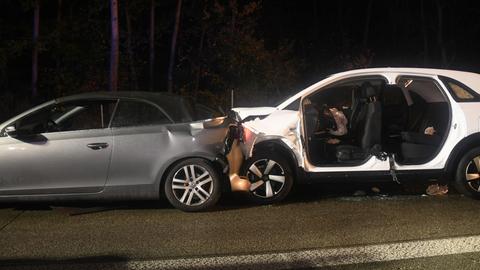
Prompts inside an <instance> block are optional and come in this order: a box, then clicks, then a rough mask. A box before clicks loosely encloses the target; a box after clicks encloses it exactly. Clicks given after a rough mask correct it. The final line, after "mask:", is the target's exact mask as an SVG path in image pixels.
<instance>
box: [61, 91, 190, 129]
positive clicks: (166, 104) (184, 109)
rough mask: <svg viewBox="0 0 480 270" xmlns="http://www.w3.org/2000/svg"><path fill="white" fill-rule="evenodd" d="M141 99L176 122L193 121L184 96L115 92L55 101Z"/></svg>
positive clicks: (80, 95) (82, 94) (85, 94)
mask: <svg viewBox="0 0 480 270" xmlns="http://www.w3.org/2000/svg"><path fill="white" fill-rule="evenodd" d="M122 98H123V99H139V100H147V101H149V102H152V103H154V104H156V105H157V106H159V107H160V108H162V109H163V110H165V112H166V113H167V114H168V115H169V116H170V117H171V118H172V119H173V120H174V121H175V122H188V121H191V112H190V110H189V106H188V104H187V100H186V99H185V98H183V97H182V96H179V95H175V94H171V93H167V92H146V91H115V92H87V93H81V94H76V95H71V96H65V97H61V98H57V99H55V101H56V102H69V101H75V100H81V99H122Z"/></svg>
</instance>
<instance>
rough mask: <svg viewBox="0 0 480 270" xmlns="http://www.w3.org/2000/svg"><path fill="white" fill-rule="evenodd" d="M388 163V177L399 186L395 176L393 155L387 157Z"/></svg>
mask: <svg viewBox="0 0 480 270" xmlns="http://www.w3.org/2000/svg"><path fill="white" fill-rule="evenodd" d="M388 163H389V164H390V175H391V176H392V179H393V181H394V182H396V183H397V184H401V183H400V181H399V180H398V178H397V174H396V173H395V155H394V154H390V155H388Z"/></svg>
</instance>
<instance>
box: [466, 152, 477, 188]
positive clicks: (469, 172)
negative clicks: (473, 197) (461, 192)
mask: <svg viewBox="0 0 480 270" xmlns="http://www.w3.org/2000/svg"><path fill="white" fill-rule="evenodd" d="M465 178H466V179H467V183H468V186H469V187H470V188H471V189H473V190H474V191H476V192H480V156H478V157H475V158H473V159H472V160H471V161H470V162H469V163H468V165H467V169H466V170H465Z"/></svg>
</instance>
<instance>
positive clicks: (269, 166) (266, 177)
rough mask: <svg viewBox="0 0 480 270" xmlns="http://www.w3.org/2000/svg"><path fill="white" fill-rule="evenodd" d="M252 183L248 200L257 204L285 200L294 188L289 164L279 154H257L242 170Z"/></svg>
mask: <svg viewBox="0 0 480 270" xmlns="http://www.w3.org/2000/svg"><path fill="white" fill-rule="evenodd" d="M242 175H245V176H246V177H247V179H248V181H250V191H249V192H248V198H249V200H250V201H252V202H254V203H257V204H272V203H278V202H280V201H282V200H283V199H285V197H286V196H287V195H288V194H289V193H290V190H291V189H292V186H293V174H292V169H291V166H290V164H289V162H288V161H287V160H286V159H285V158H283V157H282V156H281V155H280V154H277V153H257V154H254V155H253V156H252V157H251V158H249V159H248V160H247V161H246V162H245V163H244V166H243V168H242Z"/></svg>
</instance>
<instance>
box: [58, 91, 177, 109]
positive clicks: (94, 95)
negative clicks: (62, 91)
mask: <svg viewBox="0 0 480 270" xmlns="http://www.w3.org/2000/svg"><path fill="white" fill-rule="evenodd" d="M103 98H107V99H109V98H114V99H116V98H133V99H145V100H149V101H151V102H154V103H156V104H158V105H160V106H161V105H162V104H164V103H169V102H180V101H181V100H183V98H182V97H181V96H178V95H174V94H170V93H167V92H146V91H115V92H107V91H102V92H86V93H81V94H76V95H71V96H65V97H60V98H57V99H56V101H57V102H65V101H73V100H78V99H103Z"/></svg>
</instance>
